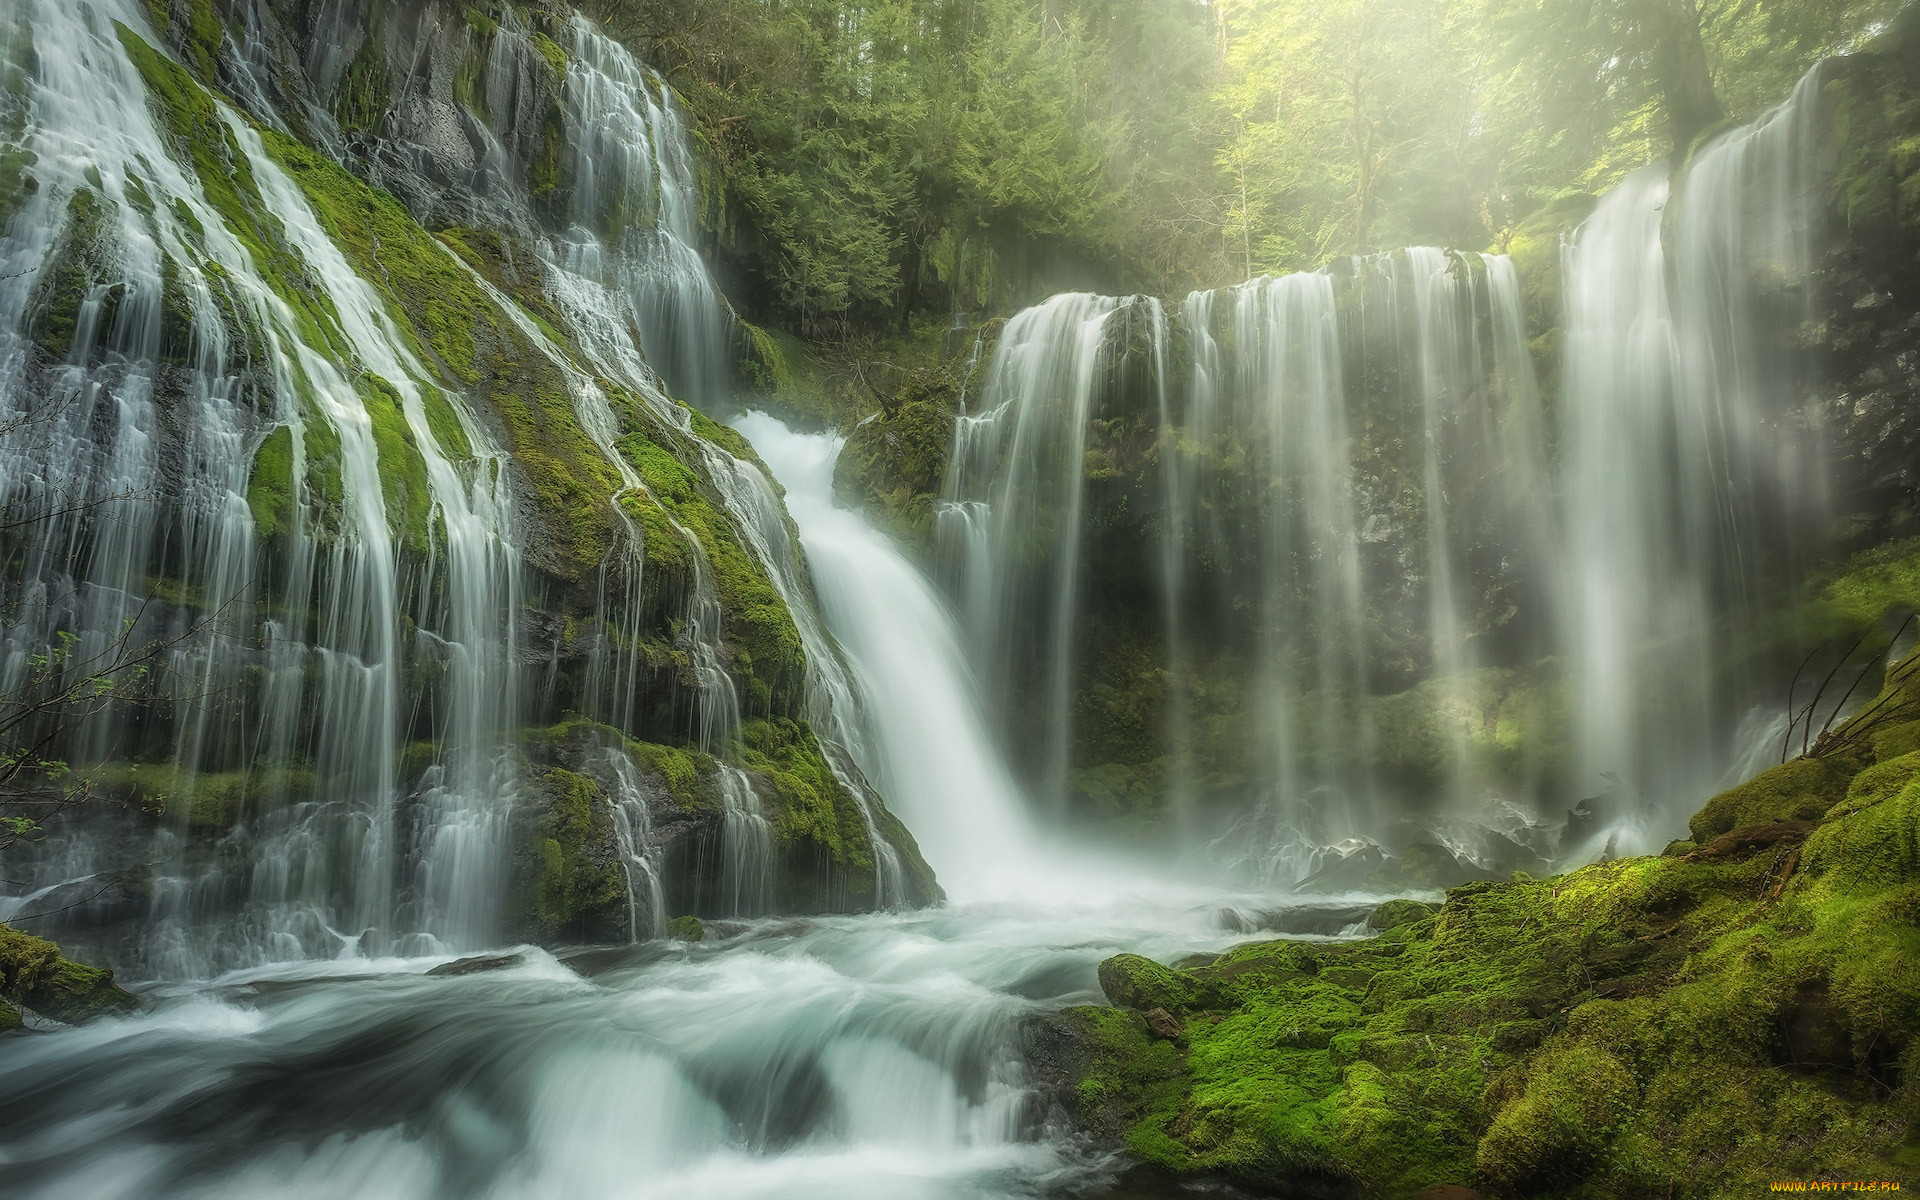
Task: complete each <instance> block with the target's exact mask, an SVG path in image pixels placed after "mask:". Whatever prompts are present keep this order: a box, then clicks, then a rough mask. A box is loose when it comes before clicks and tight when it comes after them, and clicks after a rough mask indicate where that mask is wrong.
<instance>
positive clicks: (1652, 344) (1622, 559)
mask: <svg viewBox="0 0 1920 1200" xmlns="http://www.w3.org/2000/svg"><path fill="white" fill-rule="evenodd" d="M1819 75H1820V71H1819V69H1818V68H1816V69H1815V70H1814V71H1813V72H1811V73H1809V74H1808V75H1807V77H1806V78H1805V79H1803V80H1802V81H1801V83H1800V85H1799V87H1797V88H1796V89H1795V91H1794V94H1793V96H1792V97H1791V98H1790V99H1789V100H1788V102H1787V103H1786V104H1784V105H1782V106H1781V107H1780V108H1779V109H1776V110H1774V111H1773V112H1771V113H1769V114H1768V115H1767V116H1765V117H1763V118H1761V119H1760V120H1759V121H1757V122H1755V123H1754V124H1752V125H1750V126H1747V127H1744V128H1741V129H1736V130H1733V131H1731V132H1729V133H1727V134H1725V135H1723V136H1722V137H1720V138H1719V139H1718V140H1716V141H1714V142H1713V143H1711V144H1710V145H1708V146H1706V147H1704V148H1703V149H1702V150H1701V151H1700V152H1699V153H1698V154H1697V155H1696V156H1695V158H1694V161H1693V162H1692V163H1691V164H1690V166H1689V167H1688V169H1687V172H1686V174H1685V175H1684V177H1682V179H1681V180H1680V181H1679V182H1678V184H1677V185H1673V184H1670V183H1669V180H1668V178H1667V173H1666V171H1665V169H1664V168H1663V167H1658V166H1656V167H1649V168H1646V169H1645V170H1643V171H1641V172H1639V173H1637V174H1636V175H1634V176H1632V177H1630V178H1629V179H1628V180H1627V181H1626V182H1625V183H1623V184H1622V185H1621V186H1620V187H1619V188H1617V189H1616V190H1615V191H1613V192H1612V193H1610V194H1609V195H1608V196H1606V197H1605V198H1604V199H1603V200H1602V201H1601V203H1600V206H1599V208H1598V209H1597V210H1596V211H1595V213H1594V215H1593V217H1592V218H1591V219H1590V220H1589V221H1588V222H1587V223H1586V224H1585V225H1584V226H1582V228H1581V229H1580V231H1579V233H1578V234H1577V235H1576V236H1575V238H1574V239H1573V240H1572V242H1571V244H1570V245H1569V246H1568V248H1567V250H1566V254H1565V264H1564V272H1565V277H1566V280H1567V324H1568V340H1567V357H1566V368H1565V378H1566V385H1565V393H1566V394H1565V403H1564V409H1565V416H1564V418H1563V424H1564V426H1565V434H1564V437H1565V451H1564V459H1565V462H1564V466H1563V471H1564V473H1565V476H1566V480H1567V482H1566V495H1567V503H1566V516H1565V528H1566V546H1567V558H1568V569H1569V583H1568V585H1567V587H1566V590H1565V593H1564V594H1565V597H1566V616H1565V618H1564V620H1565V623H1566V627H1567V635H1568V638H1569V642H1570V645H1569V658H1570V659H1571V662H1572V665H1573V671H1572V679H1573V687H1574V696H1573V699H1574V706H1575V713H1574V730H1575V738H1576V753H1577V755H1578V759H1579V768H1578V769H1579V773H1580V775H1581V777H1582V778H1583V779H1584V780H1586V781H1587V786H1593V787H1600V786H1603V785H1602V783H1601V781H1602V779H1604V780H1605V781H1606V785H1607V786H1606V790H1607V791H1609V792H1611V793H1614V804H1615V807H1616V810H1617V818H1616V820H1617V822H1618V824H1619V826H1620V827H1619V828H1617V829H1615V830H1614V831H1612V832H1611V833H1609V834H1607V835H1606V836H1608V837H1611V838H1614V839H1615V840H1614V841H1613V843H1612V844H1613V845H1614V847H1615V848H1616V849H1620V850H1645V849H1648V848H1651V847H1653V846H1655V845H1657V844H1658V842H1659V840H1660V839H1661V838H1663V837H1665V836H1668V834H1669V832H1670V831H1671V830H1672V826H1673V823H1674V819H1675V817H1676V816H1678V815H1681V814H1684V813H1687V812H1690V811H1692V809H1693V808H1694V807H1695V806H1696V805H1697V803H1698V801H1699V799H1700V798H1701V797H1702V796H1704V795H1707V794H1709V793H1710V792H1711V791H1712V790H1713V789H1714V787H1715V786H1716V784H1718V783H1719V782H1720V781H1721V780H1722V778H1723V775H1724V772H1725V770H1726V769H1727V767H1728V766H1729V765H1730V764H1731V763H1732V762H1733V761H1735V759H1736V757H1737V748H1735V747H1733V746H1732V745H1731V743H1733V742H1735V741H1737V740H1738V734H1737V733H1736V730H1735V728H1734V726H1735V723H1736V722H1739V721H1741V720H1742V719H1743V718H1746V717H1747V716H1748V714H1749V711H1750V710H1751V709H1753V708H1754V707H1755V706H1756V705H1759V704H1762V703H1764V702H1765V701H1768V700H1771V699H1772V698H1773V697H1772V695H1771V693H1770V688H1766V687H1763V686H1762V685H1763V684H1771V682H1772V681H1760V680H1754V679H1749V678H1744V677H1741V676H1740V675H1738V674H1733V675H1729V674H1728V673H1727V672H1726V671H1725V670H1724V668H1722V667H1721V666H1720V665H1719V663H1718V662H1717V661H1716V660H1717V658H1718V657H1719V656H1720V655H1722V654H1723V653H1724V652H1725V650H1726V649H1727V648H1728V647H1729V646H1731V645H1735V644H1737V642H1738V640H1739V639H1740V638H1741V637H1742V636H1744V635H1745V634H1746V633H1747V632H1748V631H1749V630H1750V629H1751V628H1752V625H1753V623H1754V622H1755V621H1756V620H1758V619H1760V617H1761V614H1762V611H1763V609H1764V608H1765V606H1766V603H1767V602H1768V601H1777V600H1778V599H1779V594H1780V592H1781V591H1782V588H1783V585H1782V584H1781V583H1780V582H1779V581H1780V580H1784V579H1789V578H1791V577H1792V571H1791V569H1790V568H1791V567H1792V566H1793V565H1794V562H1795V557H1796V556H1797V555H1799V556H1804V555H1809V554H1811V553H1814V552H1817V551H1818V550H1819V549H1820V548H1821V539H1822V538H1823V537H1824V532H1823V528H1824V525H1825V520H1824V518H1825V515H1826V503H1825V487H1824V482H1823V480H1824V469H1825V468H1824V458H1823V454H1822V450H1821V444H1820V438H1819V434H1818V429H1817V419H1816V417H1815V415H1814V414H1812V413H1811V412H1809V411H1807V410H1806V408H1805V401H1804V400H1803V399H1801V397H1802V396H1803V395H1805V394H1807V390H1806V389H1805V386H1804V379H1805V367H1804V365H1803V359H1801V358H1800V357H1797V356H1795V355H1794V354H1793V353H1792V352H1791V350H1790V348H1789V347H1787V346H1783V345H1782V344H1781V342H1780V339H1778V338H1774V337H1769V336H1766V335H1765V334H1763V332H1762V330H1763V329H1765V328H1766V326H1765V325H1763V323H1762V321H1761V320H1760V319H1759V317H1758V314H1757V313H1756V312H1755V307H1756V304H1755V300H1754V297H1755V296H1756V295H1758V296H1760V297H1763V298H1765V299H1768V300H1770V301H1775V302H1779V301H1784V303H1783V304H1782V305H1781V307H1782V308H1783V310H1784V311H1785V313H1786V314H1787V319H1788V321H1789V323H1790V324H1792V323H1797V322H1798V321H1799V320H1800V319H1803V318H1804V314H1805V305H1806V299H1807V293H1806V291H1805V290H1804V287H1805V281H1806V278H1807V271H1808V269H1809V267H1810V265H1811V255H1812V249H1811V248H1812V245H1813V239H1814V236H1815V233H1816V231H1815V230H1814V228H1813V225H1812V223H1813V213H1814V211H1815V206H1814V205H1813V203H1812V201H1811V196H1810V189H1811V188H1812V187H1813V182H1812V181H1813V179H1814V178H1815V172H1814V171H1813V169H1812V163H1811V156H1812V154H1813V147H1812V145H1811V133H1810V122H1811V120H1812V115H1813V109H1814V105H1815V104H1816V103H1817V96H1818V79H1819ZM1748 723H1752V722H1748ZM1759 725H1760V727H1763V728H1764V727H1766V722H1764V721H1761V722H1759ZM1773 736H1774V737H1775V738H1776V739H1777V736H1778V734H1777V732H1775V733H1774V734H1773ZM1589 849H1593V848H1589Z"/></svg>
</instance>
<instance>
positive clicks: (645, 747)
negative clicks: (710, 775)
mask: <svg viewBox="0 0 1920 1200" xmlns="http://www.w3.org/2000/svg"><path fill="white" fill-rule="evenodd" d="M631 749H632V751H633V753H634V754H635V756H636V757H638V758H640V759H641V760H642V761H643V762H645V763H646V764H647V765H648V766H650V767H652V768H653V769H654V770H655V771H657V772H659V774H660V777H661V778H662V779H664V780H666V783H667V791H668V793H669V794H670V795H672V796H673V801H674V803H675V804H678V805H679V806H680V807H681V808H688V809H691V808H694V807H696V806H697V805H698V804H699V803H700V799H701V797H700V790H699V788H700V769H699V766H698V764H697V763H696V762H695V760H694V754H695V752H694V751H691V750H677V749H675V748H673V747H672V746H656V745H653V744H651V743H645V742H636V743H634V744H633V745H632V746H631Z"/></svg>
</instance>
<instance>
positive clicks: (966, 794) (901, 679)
mask: <svg viewBox="0 0 1920 1200" xmlns="http://www.w3.org/2000/svg"><path fill="white" fill-rule="evenodd" d="M737 424H738V426H739V428H740V430H741V431H742V432H743V433H745V434H746V435H747V437H748V439H749V440H751V441H752V442H753V444H754V446H755V448H756V449H758V450H759V452H760V455H761V457H762V458H763V459H765V460H766V462H767V464H768V465H769V466H770V467H771V468H772V469H773V472H774V474H775V476H776V477H777V478H778V479H779V480H780V482H781V483H782V484H783V485H784V486H785V488H786V492H787V505H788V508H789V509H790V511H792V513H793V517H794V521H795V523H796V524H797V525H798V526H799V529H800V536H801V539H802V542H803V543H804V545H805V547H806V552H807V562H808V564H809V565H810V566H811V567H812V569H813V574H814V582H815V586H816V587H818V589H819V591H820V603H821V608H822V610H823V611H824V613H825V614H826V617H827V621H828V623H829V625H830V627H831V628H832V631H833V634H834V636H835V637H836V638H837V639H838V640H839V643H840V645H841V646H843V647H845V649H846V652H847V657H848V661H849V664H850V666H851V667H852V675H853V678H854V680H856V681H857V686H858V687H859V688H860V689H861V692H862V698H863V699H864V701H865V704H864V705H863V706H862V708H863V711H864V712H865V713H866V714H867V718H868V720H869V721H870V722H871V724H872V725H873V727H874V731H873V734H872V735H871V736H869V737H865V738H860V739H858V740H857V741H855V742H854V744H855V745H858V746H860V747H862V748H863V749H864V750H865V751H866V753H865V754H864V755H863V757H862V758H861V762H860V766H861V767H862V768H863V769H864V771H865V772H866V774H867V775H868V777H869V778H871V779H873V780H875V781H876V782H877V783H878V784H879V786H880V788H881V790H882V792H883V793H884V794H885V795H886V796H887V797H889V799H890V800H891V801H892V807H893V808H894V809H895V810H896V811H897V812H898V813H899V815H900V817H901V819H902V820H904V821H905V822H907V824H908V826H909V827H910V828H912V829H913V830H915V831H916V834H917V836H918V838H919V840H920V842H921V844H922V846H923V847H924V849H925V852H926V855H927V858H928V861H929V862H930V863H932V864H933V866H934V869H935V871H936V872H937V873H938V874H939V876H940V879H941V880H942V882H943V883H944V884H945V885H946V888H947V891H948V893H949V895H951V896H953V897H954V898H956V899H963V898H974V897H978V896H983V895H984V896H990V895H995V894H998V893H1000V892H1003V891H1005V890H1006V889H1007V888H1008V886H1010V885H1011V884H1013V883H1016V882H1019V881H1024V880H1026V879H1029V878H1030V877H1031V874H1032V863H1031V862H1029V861H1028V860H1027V855H1028V854H1029V852H1030V849H1031V847H1032V845H1033V840H1034V832H1033V830H1032V828H1031V827H1030V826H1029V824H1028V821H1027V817H1026V809H1025V806H1024V803H1023V801H1022V799H1021V797H1020V794H1019V791H1018V789H1017V788H1016V786H1015V784H1014V782H1013V778H1012V776H1011V775H1010V774H1009V773H1008V772H1007V769H1006V766H1005V764H1004V763H1003V762H1002V761H1001V759H1000V756H999V753H998V751H997V750H996V749H995V748H994V743H993V739H992V737H991V736H990V734H989V731H988V730H987V729H986V728H985V727H984V726H983V724H982V723H981V720H980V712H981V710H980V704H979V700H978V698H977V696H976V695H975V687H976V685H975V683H974V682H973V681H972V680H971V679H970V677H969V672H968V670H967V668H966V665H965V663H966V657H965V655H964V653H963V651H962V642H961V635H960V631H959V630H958V629H957V628H956V627H955V626H954V623H953V620H952V618H951V617H950V616H949V615H948V613H947V611H946V608H945V605H944V604H943V602H942V601H941V600H940V598H939V597H938V596H936V595H935V594H934V593H933V591H932V590H931V589H930V588H929V587H928V586H927V584H926V581H925V580H924V579H922V578H921V576H920V574H919V572H918V571H916V570H914V568H913V566H912V565H911V564H909V563H908V562H907V561H906V560H905V559H903V558H902V557H901V556H900V553H899V551H898V550H896V549H895V548H894V547H893V545H892V544H891V543H890V542H888V541H887V539H886V538H885V537H884V536H883V535H881V534H880V533H878V532H877V531H875V530H874V529H873V528H872V527H871V526H869V525H868V524H867V523H866V522H865V521H863V520H862V519H860V517H859V516H858V515H857V514H854V513H851V512H848V511H846V510H844V509H840V508H836V507H835V506H834V503H833V463H834V460H835V458H836V457H837V456H838V455H839V453H840V442H839V439H838V438H835V437H831V436H827V435H816V436H812V437H805V436H795V435H793V434H791V433H789V432H788V431H787V430H786V428H785V427H784V426H782V425H780V424H779V423H778V422H777V421H775V420H773V418H771V417H768V416H766V415H765V414H762V413H751V414H748V415H747V416H746V417H744V418H742V419H741V420H740V421H739V422H737Z"/></svg>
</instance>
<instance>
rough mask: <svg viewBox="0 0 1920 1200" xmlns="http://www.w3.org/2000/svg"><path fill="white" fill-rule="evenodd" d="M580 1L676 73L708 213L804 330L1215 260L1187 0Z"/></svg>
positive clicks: (770, 308) (1200, 79)
mask: <svg viewBox="0 0 1920 1200" xmlns="http://www.w3.org/2000/svg"><path fill="white" fill-rule="evenodd" d="M587 10H588V12H589V14H590V15H592V16H594V17H595V18H596V19H599V20H601V21H602V22H604V23H605V24H606V25H607V26H608V27H609V28H610V29H611V30H612V31H613V32H614V33H615V34H616V35H618V36H621V37H624V38H625V39H626V40H628V41H629V42H631V43H634V44H636V45H638V46H640V47H641V48H642V50H643V53H644V54H645V56H646V57H648V58H649V59H650V60H651V61H653V62H655V63H656V64H659V65H661V66H663V67H664V68H666V69H667V70H668V72H669V74H670V75H671V77H672V79H673V81H674V84H675V86H676V88H677V90H678V91H679V93H680V95H681V96H682V98H683V99H685V101H686V102H687V104H688V106H689V107H690V108H691V109H692V111H693V113H694V115H695V117H696V119H697V122H698V127H699V129H700V132H701V134H702V137H703V141H704V143H705V149H706V150H707V156H706V157H707V162H708V165H709V167H710V170H711V176H710V178H709V180H708V189H709V197H710V206H711V209H712V213H713V216H714V224H715V225H716V226H717V227H718V228H719V229H720V231H721V233H722V239H723V242H724V243H726V244H727V245H729V246H731V247H733V248H736V249H737V250H738V251H739V252H740V253H741V254H742V255H743V256H744V257H745V258H746V259H747V264H748V266H749V269H750V273H751V277H752V278H751V280H750V282H751V284H752V290H753V292H754V293H755V294H754V296H753V301H752V302H751V303H749V304H748V305H747V307H749V308H750V309H757V310H760V311H764V312H766V313H768V314H769V315H773V316H775V317H776V318H777V319H778V320H779V321H780V322H781V323H782V324H785V325H787V326H788V327H790V328H794V329H796V330H798V331H800V332H802V333H805V334H809V335H817V334H837V333H842V332H845V331H847V330H849V329H850V328H853V327H856V326H857V327H864V328H868V329H877V328H880V327H882V326H884V325H885V324H887V323H888V322H889V320H890V319H891V318H892V316H893V315H895V314H899V313H903V312H906V311H909V310H912V309H916V308H919V309H938V310H940V311H945V309H946V307H947V306H948V305H949V304H950V303H951V302H952V301H953V300H954V298H955V297H956V295H957V294H960V293H965V294H966V295H967V297H968V300H967V303H968V306H969V307H973V306H975V305H976V304H977V303H979V302H981V301H984V300H985V299H986V296H985V295H984V292H985V291H986V290H987V289H989V288H991V287H993V286H994V281H995V279H996V278H997V276H996V272H999V271H1001V270H1002V269H1003V268H1005V269H1011V270H1013V271H1014V272H1016V273H1017V272H1019V271H1022V270H1024V269H1026V268H1040V269H1043V270H1044V269H1048V268H1049V267H1050V266H1051V265H1052V264H1054V263H1057V262H1060V261H1062V260H1064V261H1066V262H1071V263H1076V264H1078V266H1077V267H1076V268H1073V269H1077V270H1078V272H1079V273H1080V275H1081V277H1082V278H1085V277H1087V276H1088V275H1092V276H1095V277H1112V278H1117V279H1119V280H1120V281H1122V284H1123V286H1146V285H1150V284H1152V285H1158V284H1163V283H1165V282H1166V281H1169V280H1172V279H1174V278H1175V276H1176V275H1178V276H1179V278H1180V279H1182V280H1183V281H1184V280H1185V279H1186V278H1187V277H1188V276H1187V274H1186V273H1185V272H1189V271H1191V270H1192V268H1193V265H1194V264H1195V263H1196V262H1197V261H1199V260H1200V259H1203V258H1205V257H1207V256H1208V255H1209V254H1210V253H1211V249H1212V245H1213V239H1212V238H1211V237H1210V236H1208V233H1207V231H1205V230H1204V229H1201V228H1198V227H1186V228H1182V227H1181V221H1180V216H1181V209H1182V206H1183V205H1184V204H1185V203H1186V193H1187V192H1188V191H1190V190H1191V183H1190V181H1191V180H1192V179H1194V178H1196V177H1200V178H1204V177H1206V176H1208V175H1209V174H1210V173H1211V172H1210V170H1209V168H1208V166H1207V161H1206V150H1205V148H1204V146H1202V145H1201V144H1200V143H1199V142H1197V141H1196V140H1195V139H1194V137H1193V136H1192V126H1191V124H1190V116H1191V113H1192V112H1194V111H1195V110H1196V109H1197V108H1199V107H1200V101H1201V99H1202V98H1203V96H1204V90H1205V87H1206V85H1207V83H1208V81H1209V78H1210V74H1211V70H1212V66H1213V61H1214V57H1213V52H1212V50H1211V37H1210V30H1209V29H1208V28H1207V24H1206V21H1205V17H1204V13H1203V12H1201V11H1200V10H1198V9H1196V8H1193V7H1192V6H1184V5H1180V4H1176V3H1167V2H1156V3H1150V4H1145V5H1140V4H1132V3H1116V2H1114V0H1075V2H1073V3H1069V4H1064V5H1061V4H1050V5H1045V6H1042V5H1041V4H1039V3H1037V2H1035V0H965V2H962V0H883V2H882V3H878V4H865V5H860V6H857V7H852V8H849V7H847V6H845V5H841V4H838V3H833V2H831V0H775V2H774V3H761V2H760V0H723V2H721V3H694V2H693V0H669V2H668V3H661V4H645V5H643V4H638V3H634V2H633V0H597V2H596V3H590V4H589V5H588V6H587ZM1170 231H1171V236H1170ZM1176 243H1177V244H1176ZM962 245H967V246H970V247H971V248H972V253H971V254H970V255H969V254H963V253H960V252H959V247H961V246H962ZM1029 254H1031V255H1033V256H1034V257H1035V258H1036V259H1040V260H1045V261H1035V262H1028V261H1027V259H1028V256H1029ZM996 264H998V265H996Z"/></svg>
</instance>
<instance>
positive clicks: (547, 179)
mask: <svg viewBox="0 0 1920 1200" xmlns="http://www.w3.org/2000/svg"><path fill="white" fill-rule="evenodd" d="M566 152H567V126H566V117H565V115H564V114H563V113H561V111H560V109H559V106H557V105H553V106H549V107H548V109H547V113H546V116H545V117H544V118H543V119H542V121H541V122H540V145H539V148H538V149H537V150H535V151H534V155H533V161H532V162H530V163H528V164H527V190H528V191H529V192H531V193H533V194H534V195H535V196H548V195H551V194H553V192H554V191H555V190H556V189H557V188H559V186H560V173H561V165H562V163H563V162H564V161H565V158H566Z"/></svg>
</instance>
